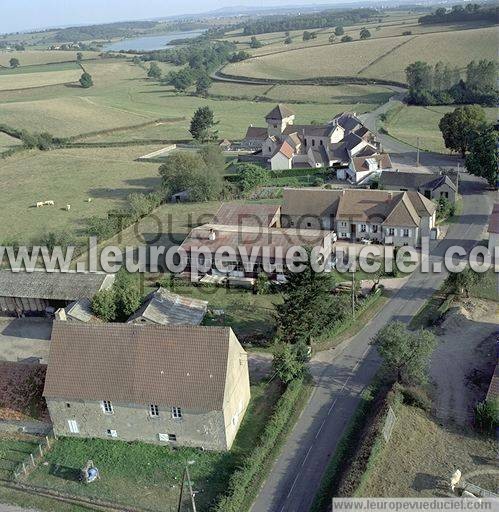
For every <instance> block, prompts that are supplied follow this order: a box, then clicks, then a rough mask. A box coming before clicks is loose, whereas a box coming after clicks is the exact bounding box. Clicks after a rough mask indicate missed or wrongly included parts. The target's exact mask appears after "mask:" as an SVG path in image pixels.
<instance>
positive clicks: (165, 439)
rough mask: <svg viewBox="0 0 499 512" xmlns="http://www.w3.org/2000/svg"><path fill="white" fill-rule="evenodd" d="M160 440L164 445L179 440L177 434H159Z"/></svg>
mask: <svg viewBox="0 0 499 512" xmlns="http://www.w3.org/2000/svg"><path fill="white" fill-rule="evenodd" d="M158 439H159V440H160V441H163V442H164V443H169V442H172V441H176V440H177V436H176V434H158Z"/></svg>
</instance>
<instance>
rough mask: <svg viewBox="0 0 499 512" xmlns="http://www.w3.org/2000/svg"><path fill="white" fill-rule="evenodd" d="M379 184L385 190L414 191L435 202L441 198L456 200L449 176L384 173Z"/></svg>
mask: <svg viewBox="0 0 499 512" xmlns="http://www.w3.org/2000/svg"><path fill="white" fill-rule="evenodd" d="M379 184H380V187H381V188H383V189H385V190H400V191H415V192H419V193H420V194H422V195H424V196H425V197H426V198H428V199H433V200H436V201H438V200H439V199H440V198H442V197H443V198H445V199H448V200H449V201H450V202H452V203H455V202H456V199H457V185H456V183H455V181H454V180H453V179H452V178H451V177H450V176H449V175H445V174H440V173H423V172H413V171H412V172H411V171H394V170H391V171H384V172H383V173H382V174H381V176H380V179H379Z"/></svg>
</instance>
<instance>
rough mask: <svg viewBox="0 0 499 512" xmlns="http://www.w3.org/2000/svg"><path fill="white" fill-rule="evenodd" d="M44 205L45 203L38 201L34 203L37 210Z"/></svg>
mask: <svg viewBox="0 0 499 512" xmlns="http://www.w3.org/2000/svg"><path fill="white" fill-rule="evenodd" d="M44 204H45V203H44V202H43V201H38V202H37V203H36V207H37V208H41V207H42V206H43V205H44Z"/></svg>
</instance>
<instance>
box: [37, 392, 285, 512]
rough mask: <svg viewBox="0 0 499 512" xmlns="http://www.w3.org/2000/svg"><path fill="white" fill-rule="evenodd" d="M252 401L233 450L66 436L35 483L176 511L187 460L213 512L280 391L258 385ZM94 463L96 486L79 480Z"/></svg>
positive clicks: (203, 502) (199, 498)
mask: <svg viewBox="0 0 499 512" xmlns="http://www.w3.org/2000/svg"><path fill="white" fill-rule="evenodd" d="M251 392H252V399H251V403H250V406H249V409H248V411H247V412H246V416H245V419H244V421H243V424H242V426H241V429H240V431H239V433H238V435H237V438H236V440H235V443H234V446H233V448H232V450H231V451H230V452H227V453H223V452H207V451H205V452H203V451H201V450H197V449H193V448H178V449H171V448H169V447H166V446H156V445H147V444H143V443H125V442H121V441H107V440H97V439H74V438H62V439H60V440H59V441H58V442H57V444H56V445H55V447H54V449H53V450H52V451H51V452H50V453H49V454H48V455H47V461H48V462H49V465H48V466H43V465H40V466H39V467H38V468H37V469H36V470H35V471H34V472H33V473H32V474H31V475H30V476H29V478H28V482H29V483H30V484H33V485H36V486H40V487H45V488H51V489H55V490H57V491H61V492H66V493H70V494H73V495H79V496H87V497H97V498H100V499H103V500H107V501H111V502H113V503H120V504H123V505H129V506H135V505H138V504H139V502H140V506H141V507H144V508H148V509H150V510H158V511H161V510H174V509H175V507H176V505H177V503H178V499H179V492H180V487H179V486H180V483H181V477H182V472H183V469H184V467H185V463H186V461H194V464H192V465H191V466H190V468H189V471H190V474H191V478H192V480H193V484H194V489H195V490H196V491H198V494H197V495H196V504H197V506H198V508H199V510H207V509H208V507H209V505H210V504H211V503H213V501H214V500H215V499H216V497H217V496H218V495H219V494H221V493H223V492H224V491H225V489H226V485H227V481H228V478H229V477H230V474H231V473H232V472H233V471H234V470H235V469H236V468H237V467H238V466H239V465H240V464H241V463H242V462H243V461H244V459H245V457H246V456H248V454H250V453H251V450H252V448H253V447H254V445H255V443H256V442H257V440H258V438H259V436H260V434H261V433H262V431H263V429H264V427H265V424H266V422H267V421H268V419H269V417H270V415H271V414H272V411H273V407H274V405H275V402H276V400H277V399H278V397H279V393H280V390H279V388H278V386H277V385H276V384H267V383H260V384H259V385H257V386H252V389H251ZM88 459H92V460H93V461H94V463H95V464H96V466H97V467H98V468H99V470H100V472H101V479H100V480H99V481H97V482H95V483H93V484H92V485H88V486H85V485H82V484H81V483H79V482H78V475H79V470H80V468H81V467H82V466H83V465H84V464H85V462H86V461H87V460H88Z"/></svg>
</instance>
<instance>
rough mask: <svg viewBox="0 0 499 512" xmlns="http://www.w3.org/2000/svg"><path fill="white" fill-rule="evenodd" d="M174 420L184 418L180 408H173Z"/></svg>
mask: <svg viewBox="0 0 499 512" xmlns="http://www.w3.org/2000/svg"><path fill="white" fill-rule="evenodd" d="M172 418H173V419H175V420H179V419H180V418H182V409H181V408H180V407H172Z"/></svg>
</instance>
